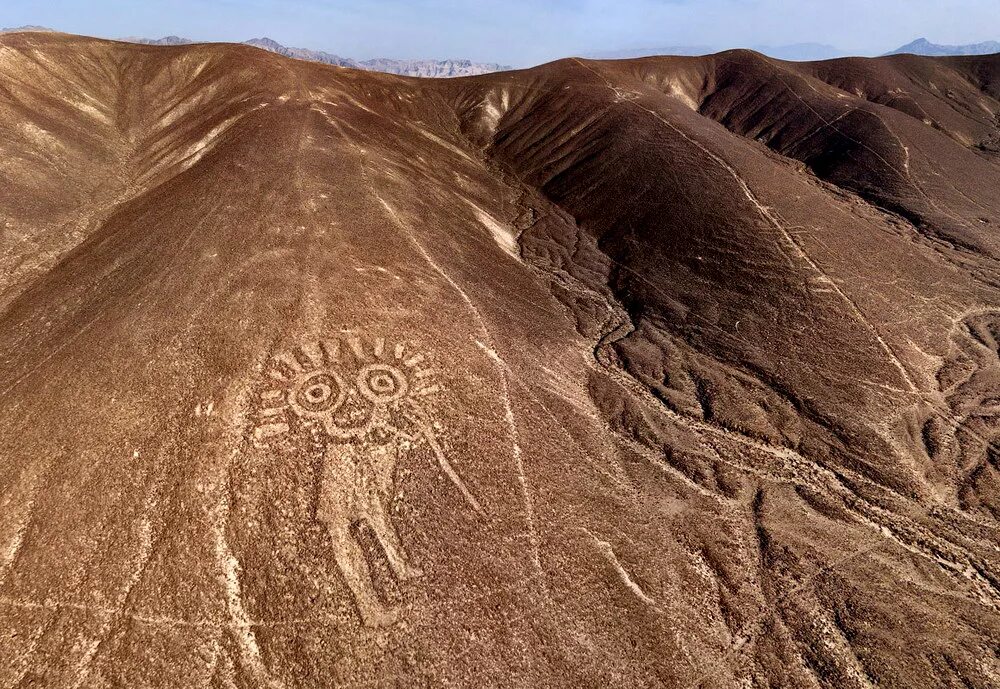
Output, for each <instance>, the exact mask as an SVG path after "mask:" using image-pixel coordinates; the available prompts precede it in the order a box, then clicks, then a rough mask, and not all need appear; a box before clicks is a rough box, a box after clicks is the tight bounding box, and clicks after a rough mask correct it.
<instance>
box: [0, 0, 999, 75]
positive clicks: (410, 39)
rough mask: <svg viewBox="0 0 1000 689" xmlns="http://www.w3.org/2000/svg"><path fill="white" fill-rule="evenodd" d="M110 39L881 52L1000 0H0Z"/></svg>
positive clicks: (407, 47)
mask: <svg viewBox="0 0 1000 689" xmlns="http://www.w3.org/2000/svg"><path fill="white" fill-rule="evenodd" d="M23 24H41V25H44V26H49V27H52V28H54V29H59V30H61V31H68V32H71V33H81V34H88V35H93V36H104V37H109V38H115V37H122V36H130V35H136V36H147V37H159V36H163V35H168V34H176V35H179V36H185V37H188V38H192V39H196V40H229V41H242V40H245V39H247V38H254V37H259V36H269V37H271V38H274V39H275V40H277V41H279V42H281V43H284V44H286V45H292V46H297V47H303V48H313V49H319V50H326V51H329V52H332V53H336V54H339V55H343V56H349V57H354V58H362V59H363V58H369V57H376V56H381V57H400V58H401V57H427V58H446V57H467V58H470V59H474V60H486V61H497V62H504V63H507V64H512V65H515V66H523V65H529V64H535V63H538V62H544V61H546V60H550V59H555V58H558V57H564V56H566V55H572V54H581V53H588V52H595V51H605V50H614V49H626V48H639V47H642V48H656V47H663V46H672V45H675V46H676V45H698V46H712V47H715V48H719V49H722V48H728V47H741V46H754V45H782V44H788V43H801V42H815V43H827V44H831V45H834V46H837V47H839V48H842V49H844V50H847V51H850V52H853V53H856V54H880V53H883V52H886V51H888V50H890V49H892V48H896V47H898V46H900V45H902V44H903V43H908V42H909V41H911V40H912V39H914V38H918V37H920V36H926V37H927V38H929V39H930V40H932V41H934V42H936V43H972V42H978V41H984V40H1000V0H955V1H951V2H949V1H947V0H798V1H796V0H549V1H548V2H529V1H528V0H504V1H502V2H501V1H494V0H465V1H462V0H407V1H403V0H385V1H383V2H373V1H368V2H366V1H365V0H348V1H345V2H340V1H338V0H173V1H167V0H136V1H135V2H126V1H125V0H0V26H20V25H23Z"/></svg>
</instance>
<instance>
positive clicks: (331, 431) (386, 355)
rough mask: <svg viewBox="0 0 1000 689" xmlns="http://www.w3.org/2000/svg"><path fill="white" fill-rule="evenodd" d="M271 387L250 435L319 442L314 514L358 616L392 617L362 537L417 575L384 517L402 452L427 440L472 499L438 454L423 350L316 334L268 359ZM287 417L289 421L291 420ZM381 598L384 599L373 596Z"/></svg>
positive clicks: (400, 576) (395, 565) (404, 574)
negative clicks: (304, 432) (298, 432)
mask: <svg viewBox="0 0 1000 689" xmlns="http://www.w3.org/2000/svg"><path fill="white" fill-rule="evenodd" d="M268 376H269V377H270V379H271V380H272V381H273V383H274V385H273V386H271V387H270V388H269V389H266V390H264V391H263V392H262V393H261V402H262V405H261V410H260V417H259V422H258V424H257V427H256V429H255V431H254V439H255V441H256V442H257V443H258V444H263V445H268V444H270V443H272V442H274V441H275V440H276V439H277V438H278V437H280V436H284V435H285V434H288V433H289V432H290V430H291V428H290V424H292V425H295V426H297V427H303V428H309V429H310V430H311V431H312V432H313V433H314V434H315V435H316V436H317V437H319V438H320V439H321V442H322V443H323V445H324V459H323V471H322V478H321V482H320V498H319V509H318V517H319V519H320V520H321V521H322V522H323V523H324V524H325V525H326V528H327V530H328V531H329V534H330V538H331V540H332V543H333V549H334V553H335V556H336V558H337V565H338V566H339V568H340V570H341V572H342V573H343V575H344V578H345V579H346V581H347V584H348V585H349V586H350V588H351V592H352V593H353V595H354V599H355V601H356V602H357V606H358V609H359V611H360V612H361V615H362V617H363V619H364V621H365V622H366V623H367V624H371V625H378V624H384V623H386V622H390V621H392V619H393V618H394V613H395V609H394V608H393V606H392V605H391V604H389V603H388V602H387V596H386V595H385V592H384V591H381V592H380V590H379V588H378V585H377V583H376V577H375V573H374V572H373V571H372V562H371V560H370V559H369V558H370V553H369V554H368V556H367V557H366V549H365V543H363V539H362V538H361V534H362V532H364V531H366V530H367V532H368V533H369V534H371V535H373V536H374V540H375V541H376V542H377V545H378V548H380V549H381V551H382V553H383V554H384V556H385V561H386V562H387V563H388V565H389V569H390V571H391V573H392V575H393V576H394V577H395V578H396V579H397V580H398V581H405V580H407V579H412V578H414V577H417V576H419V575H420V571H419V570H418V569H417V568H415V567H414V566H413V565H412V564H411V563H410V562H409V561H408V560H407V556H406V553H405V552H404V549H403V546H402V544H401V543H400V539H399V535H398V534H397V532H396V529H395V527H394V526H393V524H392V521H391V519H390V516H389V506H390V503H391V501H392V499H393V496H394V493H395V486H394V483H395V474H396V465H397V464H398V461H399V459H400V453H403V452H407V451H408V450H410V449H413V448H415V447H417V446H419V445H422V444H423V445H426V446H427V447H428V448H429V449H430V450H431V452H432V453H433V455H434V457H435V458H436V460H437V462H438V464H439V465H440V466H441V469H442V470H443V471H444V472H445V474H446V475H447V476H448V478H449V479H450V480H451V481H452V483H453V484H454V485H455V487H456V488H457V489H458V490H459V491H460V492H461V494H462V496H463V497H464V498H465V500H466V501H467V502H468V503H469V505H470V506H472V508H473V509H475V510H476V511H477V512H480V511H481V510H480V507H479V504H478V502H477V501H476V499H475V497H473V495H472V494H471V493H470V492H469V490H468V488H467V487H466V486H465V483H464V482H463V481H462V479H461V478H460V477H459V476H458V474H457V473H456V472H455V470H454V468H453V467H452V466H451V464H450V463H449V462H448V460H447V459H446V458H445V456H444V454H443V452H442V450H441V446H440V444H439V443H438V441H437V438H436V437H435V434H434V427H433V422H432V419H431V418H430V416H429V414H428V411H427V400H428V399H429V397H430V396H431V395H434V394H436V393H438V392H439V391H440V387H439V386H438V385H437V384H436V383H434V381H433V378H434V372H433V370H432V369H431V368H429V367H428V365H427V361H426V359H425V357H424V355H423V354H421V353H413V352H407V351H406V347H405V345H403V344H402V343H400V344H396V345H395V346H393V347H391V348H387V346H386V342H385V340H384V339H382V338H378V339H375V340H374V341H373V342H363V341H362V340H360V339H358V338H355V337H347V338H344V339H339V338H338V339H329V340H322V341H319V342H316V343H314V344H310V345H304V346H302V347H299V348H296V349H295V350H292V351H290V352H286V353H282V354H279V355H278V356H276V357H274V359H273V362H272V364H271V366H270V367H269V370H268ZM292 416H294V418H292ZM380 594H381V595H380Z"/></svg>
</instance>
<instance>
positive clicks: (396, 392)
mask: <svg viewBox="0 0 1000 689" xmlns="http://www.w3.org/2000/svg"><path fill="white" fill-rule="evenodd" d="M357 385H358V392H360V393H361V395H362V396H364V397H365V399H367V400H368V401H369V402H371V403H372V404H374V405H381V406H384V405H387V404H391V403H392V402H395V401H397V400H400V399H402V398H403V397H405V396H406V393H407V392H408V391H409V382H408V381H407V380H406V374H405V373H403V372H402V371H400V370H399V369H398V368H396V367H395V366H389V365H388V364H369V365H368V366H365V367H364V368H362V369H361V370H360V371H358V377H357Z"/></svg>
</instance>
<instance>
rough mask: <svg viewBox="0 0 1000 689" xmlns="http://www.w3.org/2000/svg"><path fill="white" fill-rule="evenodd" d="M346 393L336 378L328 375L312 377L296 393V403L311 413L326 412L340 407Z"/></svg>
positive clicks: (318, 374) (322, 374) (320, 374)
mask: <svg viewBox="0 0 1000 689" xmlns="http://www.w3.org/2000/svg"><path fill="white" fill-rule="evenodd" d="M343 396H344V393H343V391H342V389H341V385H340V383H339V382H338V381H337V379H336V378H334V377H333V376H331V375H330V374H328V373H317V374H316V375H314V376H310V377H309V378H308V379H306V381H305V382H304V383H302V385H300V386H299V389H298V390H296V392H295V403H296V404H297V405H298V406H300V407H302V408H303V409H305V410H306V411H309V412H324V411H328V410H330V409H332V408H333V407H335V406H337V405H339V404H340V403H341V402H342V401H343Z"/></svg>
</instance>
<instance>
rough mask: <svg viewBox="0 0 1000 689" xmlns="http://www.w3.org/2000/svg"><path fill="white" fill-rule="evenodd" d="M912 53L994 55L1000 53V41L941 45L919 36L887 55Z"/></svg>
mask: <svg viewBox="0 0 1000 689" xmlns="http://www.w3.org/2000/svg"><path fill="white" fill-rule="evenodd" d="M903 53H910V54H912V55H932V56H933V55H937V56H944V55H992V54H993V53H1000V42H997V41H984V42H983V43H969V44H966V45H939V44H937V43H931V42H930V41H928V40H927V39H926V38H918V39H917V40H915V41H913V42H912V43H907V44H906V45H904V46H901V47H899V48H896V49H895V50H893V51H892V52H889V53H886V55H900V54H903Z"/></svg>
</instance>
